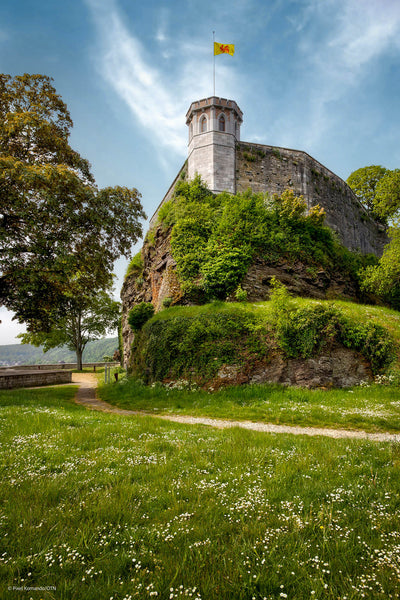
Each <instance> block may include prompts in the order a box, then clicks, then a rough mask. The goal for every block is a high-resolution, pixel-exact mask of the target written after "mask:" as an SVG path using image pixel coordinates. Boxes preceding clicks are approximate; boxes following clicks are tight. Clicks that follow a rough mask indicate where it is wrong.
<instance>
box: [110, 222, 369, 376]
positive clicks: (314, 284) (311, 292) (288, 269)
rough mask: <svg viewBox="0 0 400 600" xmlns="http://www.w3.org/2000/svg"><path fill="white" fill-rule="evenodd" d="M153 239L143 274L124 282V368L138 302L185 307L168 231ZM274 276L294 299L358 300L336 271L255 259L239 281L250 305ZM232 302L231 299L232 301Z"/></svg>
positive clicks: (160, 229)
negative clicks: (131, 314)
mask: <svg viewBox="0 0 400 600" xmlns="http://www.w3.org/2000/svg"><path fill="white" fill-rule="evenodd" d="M153 233H154V238H151V241H149V240H147V241H145V243H144V245H143V248H142V257H143V271H142V272H141V273H139V274H138V273H134V274H131V275H130V276H128V277H127V278H126V280H125V282H124V285H123V288H122V291H121V298H122V335H123V341H124V356H123V363H124V365H128V364H129V354H130V348H131V346H132V342H133V336H134V334H133V332H132V330H131V328H130V326H129V325H128V322H127V318H128V313H129V310H130V309H131V308H132V307H133V306H134V305H135V304H137V303H139V302H152V303H153V305H154V308H155V310H156V311H158V310H160V309H162V308H163V302H164V301H165V300H166V299H167V298H168V299H172V301H173V303H174V304H178V305H179V304H188V303H189V302H188V301H187V299H185V298H184V296H183V293H182V290H181V287H180V285H179V281H178V278H177V276H176V272H175V269H176V263H175V261H174V259H173V257H172V255H171V247H170V239H171V230H170V229H167V230H165V229H164V228H163V227H162V226H158V227H156V228H155V229H154V230H153ZM272 277H276V278H277V279H279V280H280V281H281V282H282V283H284V284H285V286H286V287H287V288H288V290H289V292H290V293H292V294H293V295H295V296H303V297H307V298H316V299H335V298H336V299H344V300H353V301H359V299H360V298H359V290H358V289H357V286H356V285H355V283H354V281H353V280H352V279H351V278H350V277H348V276H345V275H343V273H340V272H338V271H336V272H328V271H326V270H322V269H320V270H316V269H312V268H310V267H309V266H307V265H304V264H303V263H301V262H300V261H297V262H295V263H293V264H291V263H288V262H286V261H284V260H280V261H276V262H274V263H270V262H266V261H265V260H263V259H262V258H257V259H256V260H255V261H254V263H253V264H252V265H251V266H250V268H249V270H248V272H247V274H246V276H245V278H244V279H243V281H242V284H241V285H242V288H243V289H244V290H246V292H247V298H248V300H249V301H250V302H257V301H262V300H266V299H268V298H269V294H270V292H271V279H272ZM232 299H233V298H232Z"/></svg>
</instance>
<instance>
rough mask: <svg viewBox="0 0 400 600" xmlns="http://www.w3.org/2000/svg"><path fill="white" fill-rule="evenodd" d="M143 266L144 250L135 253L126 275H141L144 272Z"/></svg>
mask: <svg viewBox="0 0 400 600" xmlns="http://www.w3.org/2000/svg"><path fill="white" fill-rule="evenodd" d="M143 267H144V263H143V256H142V252H138V253H137V254H135V256H133V257H132V258H131V261H130V263H129V265H128V268H127V270H126V275H125V277H127V276H128V275H136V276H138V275H140V274H141V273H142V272H143Z"/></svg>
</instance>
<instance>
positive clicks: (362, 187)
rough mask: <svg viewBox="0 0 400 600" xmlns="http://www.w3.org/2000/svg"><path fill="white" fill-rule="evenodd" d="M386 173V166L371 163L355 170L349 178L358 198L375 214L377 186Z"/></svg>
mask: <svg viewBox="0 0 400 600" xmlns="http://www.w3.org/2000/svg"><path fill="white" fill-rule="evenodd" d="M386 173H387V169H385V168H384V167H381V166H379V165H371V166H369V167H361V169H357V170H356V171H353V173H351V174H350V175H349V177H348V179H347V183H348V184H349V186H350V187H351V189H352V190H353V192H354V193H355V195H356V196H357V198H358V199H359V200H360V202H361V203H362V204H363V206H364V207H365V208H366V209H367V211H368V212H370V213H373V214H375V195H376V187H377V185H378V184H379V182H380V181H381V179H382V178H383V177H384V176H385V174H386Z"/></svg>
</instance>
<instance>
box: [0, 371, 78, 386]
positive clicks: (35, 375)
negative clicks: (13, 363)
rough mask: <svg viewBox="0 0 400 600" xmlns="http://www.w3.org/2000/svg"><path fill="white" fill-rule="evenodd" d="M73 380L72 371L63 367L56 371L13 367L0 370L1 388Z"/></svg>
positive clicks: (69, 381)
mask: <svg viewBox="0 0 400 600" xmlns="http://www.w3.org/2000/svg"><path fill="white" fill-rule="evenodd" d="M71 381H72V373H71V371H64V370H62V369H58V370H56V371H33V370H29V371H17V370H16V371H13V370H12V369H8V370H4V371H2V372H0V389H3V390H5V389H12V388H22V387H36V386H42V385H55V384H59V383H71Z"/></svg>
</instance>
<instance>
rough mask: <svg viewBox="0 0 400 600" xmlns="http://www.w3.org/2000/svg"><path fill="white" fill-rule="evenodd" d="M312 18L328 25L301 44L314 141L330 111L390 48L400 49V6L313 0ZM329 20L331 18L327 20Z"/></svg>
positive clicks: (310, 140)
mask: <svg viewBox="0 0 400 600" xmlns="http://www.w3.org/2000/svg"><path fill="white" fill-rule="evenodd" d="M306 13H307V17H308V18H310V15H311V14H313V15H314V18H315V16H316V15H318V16H319V19H322V21H321V23H323V22H324V20H325V26H322V27H321V29H322V31H324V32H325V33H324V34H323V35H322V36H321V35H320V34H319V36H318V39H317V40H316V39H315V37H313V36H312V35H310V36H308V35H307V27H306V31H305V33H304V37H303V40H302V42H301V44H300V49H301V52H302V55H303V56H304V59H305V63H306V68H307V70H308V74H307V75H306V81H307V86H308V88H309V89H310V90H311V91H310V96H309V107H310V112H311V114H312V126H311V127H310V129H309V132H308V135H307V138H308V139H307V143H308V144H309V145H311V146H312V145H313V143H314V142H316V141H317V140H318V139H319V138H321V136H322V135H324V132H325V130H326V129H327V127H328V126H329V123H330V119H329V113H328V111H329V109H328V106H330V108H332V103H335V102H336V101H338V100H340V99H341V98H342V97H343V96H345V95H346V94H348V93H349V92H351V90H352V89H354V88H356V87H357V86H359V85H360V83H362V81H363V79H364V78H365V77H367V76H368V74H369V72H370V68H371V64H372V63H373V61H375V60H377V59H379V58H380V57H382V55H383V54H384V53H387V52H389V53H390V52H397V53H398V52H399V49H400V45H399V39H400V4H398V3H394V2H392V1H391V0H381V1H380V2H375V0H342V1H338V0H328V1H327V2H325V3H323V14H322V11H321V3H320V2H319V0H312V1H311V2H309V4H308V7H307V10H306ZM328 21H329V22H328Z"/></svg>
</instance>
